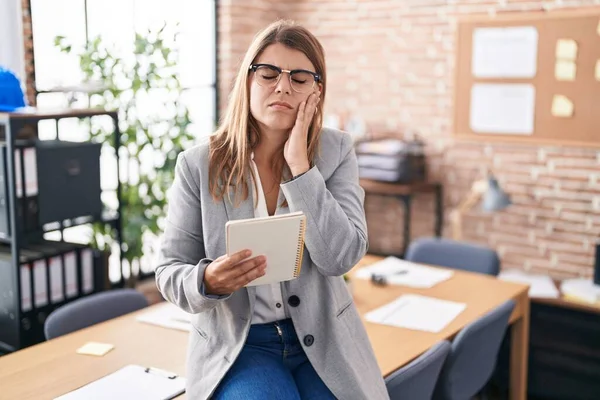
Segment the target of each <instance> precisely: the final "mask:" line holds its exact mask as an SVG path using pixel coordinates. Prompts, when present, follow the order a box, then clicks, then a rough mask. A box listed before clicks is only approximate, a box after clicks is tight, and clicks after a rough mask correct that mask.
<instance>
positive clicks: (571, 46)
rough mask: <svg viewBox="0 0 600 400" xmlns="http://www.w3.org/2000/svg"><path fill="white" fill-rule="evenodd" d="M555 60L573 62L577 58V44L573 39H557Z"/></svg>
mask: <svg viewBox="0 0 600 400" xmlns="http://www.w3.org/2000/svg"><path fill="white" fill-rule="evenodd" d="M556 58H558V59H560V60H575V59H576V58H577V42H576V41H574V40H573V39H559V40H558V41H557V42H556Z"/></svg>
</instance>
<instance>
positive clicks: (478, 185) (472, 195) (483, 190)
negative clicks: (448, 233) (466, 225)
mask: <svg viewBox="0 0 600 400" xmlns="http://www.w3.org/2000/svg"><path fill="white" fill-rule="evenodd" d="M482 197H483V200H482V201H481V210H483V211H486V212H494V211H500V210H503V209H505V208H506V207H508V206H509V205H511V201H510V197H509V196H508V194H506V192H504V190H502V188H501V187H500V185H499V184H498V181H497V180H496V178H495V177H494V175H492V174H491V173H488V176H487V178H485V179H481V180H478V181H476V182H474V183H473V185H472V186H471V190H470V191H469V193H468V194H467V196H466V197H465V199H464V200H463V201H462V202H461V203H460V204H459V205H458V207H456V208H455V209H454V210H452V212H451V214H450V221H451V223H452V237H453V238H454V240H461V239H462V216H463V214H464V213H465V212H467V211H469V210H470V209H471V208H473V207H474V206H475V205H476V204H477V203H478V202H479V201H480V200H481V198H482Z"/></svg>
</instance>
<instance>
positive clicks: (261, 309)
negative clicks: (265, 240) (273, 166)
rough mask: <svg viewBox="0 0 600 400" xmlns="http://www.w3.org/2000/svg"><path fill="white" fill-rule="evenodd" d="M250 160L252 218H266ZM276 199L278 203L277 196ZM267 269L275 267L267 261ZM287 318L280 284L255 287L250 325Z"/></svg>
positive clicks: (255, 169) (253, 163) (261, 196)
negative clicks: (253, 182) (253, 187)
mask: <svg viewBox="0 0 600 400" xmlns="http://www.w3.org/2000/svg"><path fill="white" fill-rule="evenodd" d="M251 158H252V159H251V163H252V168H253V170H254V175H255V176H256V186H257V189H258V193H257V196H256V199H257V200H258V204H255V207H254V217H255V218H260V217H268V216H269V211H268V210H267V201H266V199H265V194H264V192H263V189H262V184H261V181H260V174H259V173H258V168H257V167H256V163H255V162H254V154H252V157H251ZM277 197H278V203H279V196H277ZM278 210H279V204H277V209H276V210H275V213H277V211H278ZM269 268H277V266H276V265H269V260H267V269H269ZM289 316H290V314H289V312H288V309H287V304H286V303H285V301H283V295H282V293H281V283H272V284H268V285H258V286H256V301H255V303H254V314H252V321H251V323H252V324H264V323H268V322H273V321H277V320H280V319H286V318H289Z"/></svg>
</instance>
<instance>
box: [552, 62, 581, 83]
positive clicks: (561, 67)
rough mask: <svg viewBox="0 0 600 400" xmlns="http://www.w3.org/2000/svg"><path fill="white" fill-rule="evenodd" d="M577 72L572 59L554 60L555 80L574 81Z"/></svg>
mask: <svg viewBox="0 0 600 400" xmlns="http://www.w3.org/2000/svg"><path fill="white" fill-rule="evenodd" d="M576 74H577V65H576V64H575V62H574V61H564V60H559V61H556V64H555V66H554V77H555V78H556V80H557V81H574V80H575V75H576Z"/></svg>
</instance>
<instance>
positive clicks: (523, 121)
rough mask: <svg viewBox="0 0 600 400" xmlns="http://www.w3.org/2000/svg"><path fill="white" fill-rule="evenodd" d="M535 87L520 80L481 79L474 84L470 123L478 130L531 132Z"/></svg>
mask: <svg viewBox="0 0 600 400" xmlns="http://www.w3.org/2000/svg"><path fill="white" fill-rule="evenodd" d="M534 117H535V87H534V86H533V85H530V84H519V83H514V84H513V83H506V84H501V83H478V84H474V85H473V87H472V88H471V107H470V116H469V118H470V126H471V129H472V130H473V132H476V133H492V134H494V133H496V134H515V135H531V134H532V133H533V125H534Z"/></svg>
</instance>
